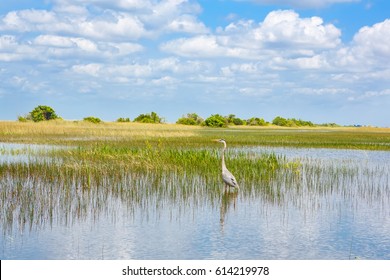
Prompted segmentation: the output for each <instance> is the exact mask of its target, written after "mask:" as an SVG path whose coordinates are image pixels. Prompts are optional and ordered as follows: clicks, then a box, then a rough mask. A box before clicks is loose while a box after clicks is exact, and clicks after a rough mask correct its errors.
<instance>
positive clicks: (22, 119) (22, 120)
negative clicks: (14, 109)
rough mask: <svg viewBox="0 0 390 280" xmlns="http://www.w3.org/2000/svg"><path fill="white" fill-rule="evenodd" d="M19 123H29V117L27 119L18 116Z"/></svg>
mask: <svg viewBox="0 0 390 280" xmlns="http://www.w3.org/2000/svg"><path fill="white" fill-rule="evenodd" d="M18 121H20V122H27V121H29V119H28V116H25V117H23V116H18Z"/></svg>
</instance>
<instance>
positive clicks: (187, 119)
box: [176, 113, 203, 125]
mask: <svg viewBox="0 0 390 280" xmlns="http://www.w3.org/2000/svg"><path fill="white" fill-rule="evenodd" d="M202 122H203V119H202V118H201V117H199V116H198V115H197V114H195V113H189V114H187V116H183V117H181V118H179V119H178V120H177V121H176V123H177V124H185V125H200V124H202Z"/></svg>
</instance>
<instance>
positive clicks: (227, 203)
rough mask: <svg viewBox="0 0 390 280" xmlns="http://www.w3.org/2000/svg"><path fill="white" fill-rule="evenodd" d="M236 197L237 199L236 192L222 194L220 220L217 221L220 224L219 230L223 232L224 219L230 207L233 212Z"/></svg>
mask: <svg viewBox="0 0 390 280" xmlns="http://www.w3.org/2000/svg"><path fill="white" fill-rule="evenodd" d="M237 197H238V192H229V191H225V192H223V194H222V199H221V211H220V220H219V221H220V224H221V230H223V228H224V225H225V219H226V216H227V213H228V212H229V209H230V208H231V207H232V206H233V209H234V210H235V209H236V203H237Z"/></svg>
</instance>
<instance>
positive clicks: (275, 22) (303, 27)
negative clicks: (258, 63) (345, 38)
mask: <svg viewBox="0 0 390 280" xmlns="http://www.w3.org/2000/svg"><path fill="white" fill-rule="evenodd" d="M340 36H341V32H340V30H339V29H337V28H336V27H335V26H334V25H332V24H324V23H323V20H322V19H321V18H319V17H311V18H300V17H299V15H298V14H297V13H295V12H293V11H280V10H279V11H273V12H271V13H269V14H268V15H267V17H266V18H265V19H264V21H263V22H260V23H255V22H254V21H251V20H248V21H238V22H235V23H231V24H229V25H228V26H227V27H226V28H224V29H222V28H219V29H218V32H217V33H216V34H215V35H201V36H195V37H191V38H179V39H175V40H172V41H169V42H166V43H164V44H162V45H161V49H162V50H163V51H166V52H171V53H175V54H177V55H181V56H196V57H210V56H227V57H240V58H245V59H256V58H257V59H258V58H260V57H264V56H267V55H269V54H271V53H272V54H274V53H275V52H278V50H279V49H281V50H283V53H284V56H286V57H288V56H302V57H305V58H306V57H308V56H309V57H315V58H314V59H312V60H313V61H314V62H316V64H317V67H318V63H319V59H318V57H316V53H317V52H321V51H322V50H324V49H332V48H336V47H337V46H338V45H339V44H340V42H341V40H340ZM306 62H307V60H306ZM302 63H304V61H301V64H302Z"/></svg>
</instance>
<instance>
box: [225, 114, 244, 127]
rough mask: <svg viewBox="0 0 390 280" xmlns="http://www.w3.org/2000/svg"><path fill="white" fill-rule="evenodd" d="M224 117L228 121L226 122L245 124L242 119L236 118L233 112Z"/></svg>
mask: <svg viewBox="0 0 390 280" xmlns="http://www.w3.org/2000/svg"><path fill="white" fill-rule="evenodd" d="M225 119H226V121H227V122H228V124H234V125H244V124H245V121H244V120H242V119H240V118H237V117H236V115H234V114H230V115H228V116H226V117H225Z"/></svg>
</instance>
